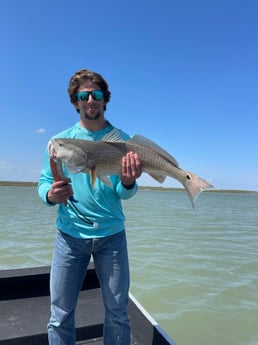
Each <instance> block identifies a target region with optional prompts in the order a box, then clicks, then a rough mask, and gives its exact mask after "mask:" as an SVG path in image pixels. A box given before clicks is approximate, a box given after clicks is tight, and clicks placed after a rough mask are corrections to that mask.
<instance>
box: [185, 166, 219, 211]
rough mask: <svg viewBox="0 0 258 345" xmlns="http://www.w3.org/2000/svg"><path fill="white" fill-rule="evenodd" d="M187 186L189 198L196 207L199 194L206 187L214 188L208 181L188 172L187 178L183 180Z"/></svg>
mask: <svg viewBox="0 0 258 345" xmlns="http://www.w3.org/2000/svg"><path fill="white" fill-rule="evenodd" d="M182 184H183V186H184V187H185V189H186V191H187V193H188V195H189V198H190V200H191V203H192V206H193V208H194V203H195V201H196V199H197V198H198V196H199V195H200V194H201V192H203V191H204V190H206V189H210V188H214V187H213V185H211V184H210V183H209V182H208V181H206V180H204V179H202V178H201V177H199V176H197V175H195V174H193V173H191V172H188V173H187V175H186V180H185V181H184V182H182Z"/></svg>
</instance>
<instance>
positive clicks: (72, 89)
mask: <svg viewBox="0 0 258 345" xmlns="http://www.w3.org/2000/svg"><path fill="white" fill-rule="evenodd" d="M85 81H91V82H92V83H94V84H97V85H98V86H99V87H100V89H101V90H102V91H103V93H104V100H105V102H106V103H108V102H109V100H110V97H111V92H110V91H109V89H108V83H107V82H106V81H105V79H104V78H103V77H102V76H101V75H100V74H98V73H96V72H92V71H89V70H87V69H81V70H79V71H77V72H75V74H74V75H73V76H72V78H71V79H70V82H69V87H68V90H67V91H68V93H69V96H70V101H71V103H72V104H75V103H76V102H77V92H78V89H79V87H80V85H81V84H82V83H83V82H85ZM76 110H77V112H79V110H78V109H76ZM104 110H106V106H104Z"/></svg>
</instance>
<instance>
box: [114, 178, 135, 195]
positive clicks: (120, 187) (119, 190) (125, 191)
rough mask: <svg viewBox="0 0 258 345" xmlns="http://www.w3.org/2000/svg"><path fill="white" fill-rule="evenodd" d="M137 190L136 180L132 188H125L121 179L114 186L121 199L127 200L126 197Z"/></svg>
mask: <svg viewBox="0 0 258 345" xmlns="http://www.w3.org/2000/svg"><path fill="white" fill-rule="evenodd" d="M137 190H138V185H137V183H136V182H135V184H134V186H133V188H131V189H127V188H125V187H124V186H123V184H122V182H121V181H119V182H118V184H117V186H116V192H117V194H118V195H119V197H120V198H121V199H123V200H127V199H130V198H132V197H133V196H134V195H135V194H136V192H137Z"/></svg>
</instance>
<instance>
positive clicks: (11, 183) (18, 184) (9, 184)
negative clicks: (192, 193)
mask: <svg viewBox="0 0 258 345" xmlns="http://www.w3.org/2000/svg"><path fill="white" fill-rule="evenodd" d="M2 186H7V187H37V186H38V182H30V181H0V187H2ZM139 190H145V191H148V190H154V191H179V192H180V191H184V188H175V187H153V186H139ZM204 192H210V193H254V194H258V191H255V190H242V189H208V190H206V191H204Z"/></svg>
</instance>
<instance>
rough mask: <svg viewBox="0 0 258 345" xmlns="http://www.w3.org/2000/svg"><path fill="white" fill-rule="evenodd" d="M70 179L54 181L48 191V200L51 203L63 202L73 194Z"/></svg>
mask: <svg viewBox="0 0 258 345" xmlns="http://www.w3.org/2000/svg"><path fill="white" fill-rule="evenodd" d="M70 182H71V180H70V179H64V180H61V181H57V182H54V183H53V184H52V187H51V189H50V190H49V191H48V193H47V200H48V202H49V203H53V204H62V203H63V202H64V203H66V200H67V199H69V198H70V197H71V196H72V195H73V190H72V187H71V185H70Z"/></svg>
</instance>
